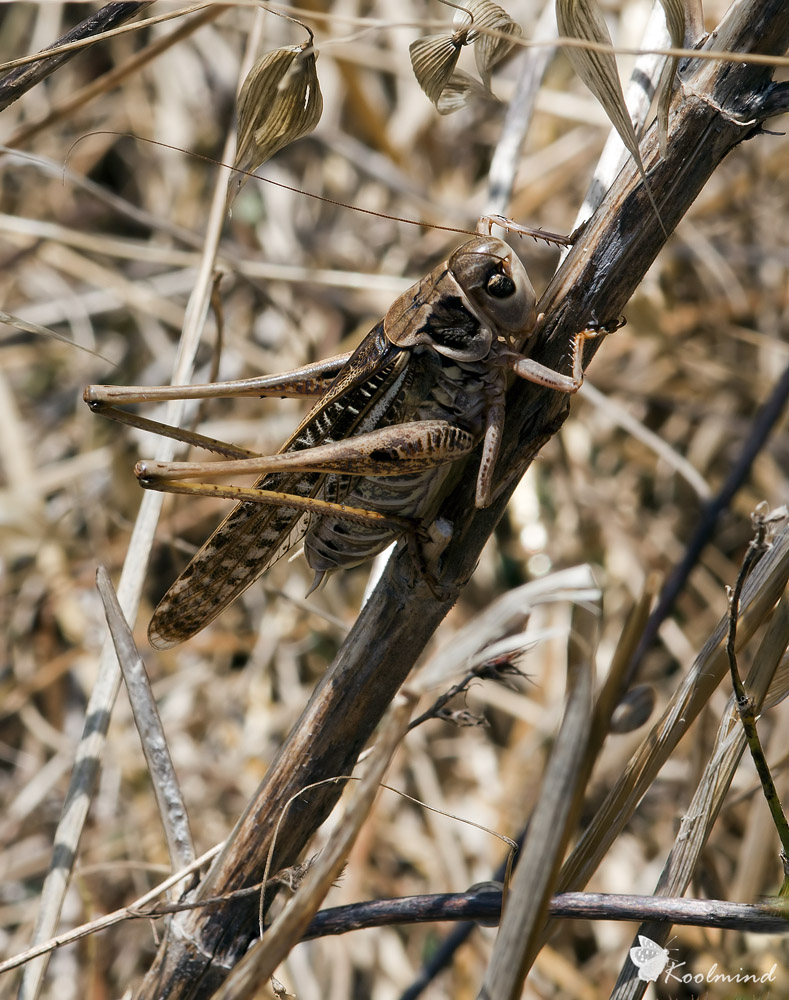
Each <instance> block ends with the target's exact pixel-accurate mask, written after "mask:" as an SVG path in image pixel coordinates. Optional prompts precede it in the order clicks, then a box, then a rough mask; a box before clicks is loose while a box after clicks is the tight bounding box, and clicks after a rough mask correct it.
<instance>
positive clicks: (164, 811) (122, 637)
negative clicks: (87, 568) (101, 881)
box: [96, 566, 195, 870]
mask: <svg viewBox="0 0 789 1000" xmlns="http://www.w3.org/2000/svg"><path fill="white" fill-rule="evenodd" d="M96 585H97V587H98V589H99V593H100V594H101V599H102V601H103V602H104V612H105V614H106V616H107V626H108V628H109V630H110V635H111V636H112V642H113V645H114V646H115V652H116V653H117V654H118V663H119V664H120V668H121V673H122V674H123V680H124V683H125V684H126V690H127V692H128V694H129V701H130V702H131V706H132V712H133V713H134V721H135V724H136V726H137V731H138V732H139V734H140V743H141V744H142V749H143V753H144V754H145V760H146V762H147V764H148V771H149V773H150V775H151V782H152V783H153V790H154V794H155V795H156V801H157V803H158V805H159V815H160V816H161V820H162V826H163V827H164V832H165V835H166V837H167V846H168V850H169V852H170V862H171V864H172V866H173V869H174V870H178V869H179V868H184V867H187V866H188V865H190V864H191V863H192V862H193V861H194V858H195V850H194V843H193V841H192V833H191V830H190V829H189V817H188V815H187V812H186V804H185V803H184V798H183V795H182V794H181V788H180V785H179V784H178V777H177V775H176V773H175V768H174V767H173V761H172V757H171V756H170V749H169V747H168V745H167V737H166V735H165V732H164V727H163V726H162V720H161V717H160V715H159V710H158V709H157V707H156V702H155V700H154V698H153V693H152V691H151V682H150V679H149V677H148V672H147V670H146V669H145V664H144V663H143V661H142V657H141V656H140V653H139V651H138V649H137V645H136V643H135V642H134V637H133V636H132V632H131V629H130V628H129V624H128V622H127V621H126V619H125V618H124V615H123V611H122V610H121V606H120V604H119V603H118V596H117V594H116V593H115V588H114V587H113V586H112V580H110V577H109V574H108V573H107V570H106V569H105V568H104V567H103V566H99V569H98V571H97V574H96Z"/></svg>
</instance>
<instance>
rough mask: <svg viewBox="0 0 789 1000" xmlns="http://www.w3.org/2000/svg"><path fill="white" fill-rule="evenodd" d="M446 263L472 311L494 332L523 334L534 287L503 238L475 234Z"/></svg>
mask: <svg viewBox="0 0 789 1000" xmlns="http://www.w3.org/2000/svg"><path fill="white" fill-rule="evenodd" d="M447 263H448V267H449V271H450V273H451V274H452V275H453V276H454V278H455V280H456V281H457V283H458V285H459V286H460V288H461V289H462V291H463V294H464V296H465V297H466V300H467V301H468V303H469V305H470V306H471V309H472V311H473V312H474V314H475V315H476V316H477V318H478V319H480V320H481V321H482V322H483V324H485V325H486V326H490V327H491V328H492V330H493V331H494V332H495V333H500V334H504V335H505V336H511V335H513V334H520V335H521V336H523V335H524V334H525V333H527V332H528V331H529V330H530V329H531V327H532V326H533V325H534V319H535V305H536V302H537V298H536V296H535V294H534V289H533V288H532V284H531V282H530V281H529V276H528V275H527V274H526V268H525V267H524V266H523V264H522V263H521V262H520V259H519V258H518V256H517V255H516V254H515V252H514V251H513V250H511V249H510V247H508V246H507V244H506V243H504V242H503V241H502V240H497V239H496V238H495V237H494V236H478V237H477V238H476V239H473V240H469V242H468V243H464V244H463V246H462V247H458V249H457V250H456V251H455V252H454V253H453V254H452V256H451V257H450V258H449V261H448V262H447Z"/></svg>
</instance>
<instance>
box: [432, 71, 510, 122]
mask: <svg viewBox="0 0 789 1000" xmlns="http://www.w3.org/2000/svg"><path fill="white" fill-rule="evenodd" d="M472 98H479V99H480V100H485V99H487V100H489V101H496V102H498V97H496V95H495V94H494V93H493V92H492V91H491V90H490V89H489V88H488V87H486V86H484V84H482V83H480V81H479V80H477V79H475V78H474V77H473V76H471V75H470V74H469V73H465V72H464V71H463V70H462V69H459V70H457V71H456V72H455V73H453V74H452V76H451V77H450V78H449V80H448V81H447V83H446V86H445V87H444V89H443V90H442V92H441V95H440V96H439V98H438V101H437V102H436V110H437V111H438V113H439V114H440V115H451V114H452V113H453V112H454V111H459V110H460V109H461V108H464V107H465V106H466V105H467V104H468V102H469V101H470V100H471V99H472Z"/></svg>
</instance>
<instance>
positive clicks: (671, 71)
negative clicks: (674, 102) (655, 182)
mask: <svg viewBox="0 0 789 1000" xmlns="http://www.w3.org/2000/svg"><path fill="white" fill-rule="evenodd" d="M660 2H661V4H662V6H663V10H664V11H665V14H666V26H667V27H668V33H669V36H670V38H671V45H672V47H673V48H675V49H680V48H682V46H683V45H684V44H685V25H686V20H685V7H686V3H687V2H690V0H660ZM678 65H679V59H678V58H677V57H676V56H670V57H669V58H668V59H667V60H666V65H665V66H664V67H663V72H662V73H661V75H660V82H659V83H658V143H659V145H660V153H661V156H665V155H666V149H667V145H668V110H669V106H670V105H671V96H672V91H673V87H674V77H675V74H676V72H677V66H678Z"/></svg>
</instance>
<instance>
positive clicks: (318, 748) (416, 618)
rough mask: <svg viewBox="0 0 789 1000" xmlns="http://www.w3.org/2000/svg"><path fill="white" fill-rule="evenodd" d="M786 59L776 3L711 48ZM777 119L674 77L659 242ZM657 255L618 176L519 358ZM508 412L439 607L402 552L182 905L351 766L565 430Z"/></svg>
mask: <svg viewBox="0 0 789 1000" xmlns="http://www.w3.org/2000/svg"><path fill="white" fill-rule="evenodd" d="M787 44H789V19H787V17H786V12H785V0H750V2H739V3H737V4H735V5H734V6H733V7H732V8H731V10H730V11H729V13H728V15H727V17H726V18H725V19H724V21H723V22H722V23H721V25H720V26H719V28H718V30H717V32H716V33H715V34H714V35H713V37H712V40H711V42H710V43H709V47H710V48H712V49H717V50H723V49H726V50H736V51H743V52H754V51H759V52H769V53H782V52H783V51H784V50H785V49H786V47H787ZM787 104H789V88H780V87H773V86H772V84H771V70H770V68H769V67H759V66H748V65H747V64H743V63H715V62H701V63H698V64H694V65H692V66H690V67H689V68H687V69H686V70H685V72H684V74H683V88H682V91H681V96H680V98H677V99H676V100H675V104H674V111H673V114H672V117H671V120H670V134H669V144H668V155H667V157H666V159H665V160H663V161H660V162H658V161H659V156H658V151H657V139H656V129H655V128H654V127H653V128H652V129H651V130H650V132H649V134H648V135H647V137H646V139H645V141H644V143H643V144H642V158H643V161H644V164H645V166H646V168H647V170H648V171H649V173H650V182H651V185H652V190H653V193H654V194H655V197H656V199H657V202H658V206H659V208H660V213H661V217H662V219H663V222H664V224H665V226H666V228H667V229H668V230H669V232H670V231H671V230H673V229H674V227H675V226H676V225H677V223H678V222H679V221H680V219H681V218H682V216H683V215H684V214H685V212H686V211H687V209H688V208H689V206H690V205H691V204H692V202H693V200H694V199H695V197H696V196H697V195H698V193H699V192H700V190H701V189H702V187H703V186H704V184H705V182H706V181H707V179H708V178H709V176H710V175H711V174H712V172H713V171H714V169H715V167H716V166H717V165H718V164H719V163H720V161H721V160H722V159H723V158H724V157H725V156H726V154H727V153H728V152H729V151H730V150H731V149H732V148H733V147H734V146H736V145H737V144H738V143H739V142H741V141H743V140H744V139H746V138H749V137H752V136H754V135H756V134H757V133H758V131H759V129H760V125H761V122H762V120H763V119H764V118H766V117H768V116H769V115H770V114H777V113H779V112H780V111H782V110H786V107H787ZM664 242H665V235H664V234H663V232H662V231H661V229H660V226H659V224H658V222H657V219H656V218H655V214H654V212H653V211H652V209H651V207H650V205H649V201H648V199H647V197H646V194H645V192H644V188H643V185H642V184H641V182H640V178H639V175H638V172H637V170H636V168H635V167H634V166H633V165H632V164H631V165H629V166H628V167H626V168H625V170H624V172H623V173H622V174H621V175H620V177H619V178H618V179H617V181H616V182H615V183H614V185H613V187H612V188H611V190H610V191H609V192H608V195H607V196H606V198H605V199H604V201H603V202H602V204H601V206H600V209H599V210H598V212H597V213H596V215H595V216H594V218H593V219H592V220H591V221H590V222H589V224H588V225H587V227H586V229H585V231H584V232H583V233H582V235H581V236H580V238H579V239H578V241H577V242H576V244H575V246H574V248H573V250H572V252H571V253H570V254H569V256H568V257H567V259H566V260H565V262H564V264H563V265H562V267H561V269H560V270H559V272H558V273H557V274H556V276H555V278H554V280H553V281H552V283H551V285H550V287H549V288H548V290H547V292H546V293H545V295H544V296H543V299H542V301H541V303H540V304H539V308H540V309H541V310H543V311H544V312H545V313H546V316H547V319H546V323H545V325H544V327H543V329H542V331H541V334H540V337H539V343H538V344H537V345H536V347H535V349H534V351H533V352H532V355H533V357H535V358H536V359H537V360H539V361H540V362H542V363H543V364H546V365H549V366H550V367H554V368H555V367H557V366H559V365H561V363H562V361H563V360H564V361H565V362H566V357H564V356H565V354H566V350H567V344H568V343H569V341H570V338H571V335H572V334H573V333H575V332H576V331H577V330H579V329H581V328H582V327H583V326H584V325H586V324H588V321H589V320H590V319H591V318H597V319H598V320H600V321H602V322H604V321H610V320H613V319H615V318H616V317H617V316H619V315H620V314H621V312H622V311H623V310H624V308H625V306H626V304H627V301H628V299H629V298H630V296H631V295H632V293H633V291H634V290H635V288H636V287H637V285H638V283H639V282H640V281H641V279H642V277H643V276H644V274H645V273H646V271H647V269H648V267H649V266H650V264H651V263H652V261H653V260H654V259H655V257H656V256H657V254H658V252H659V251H660V249H661V247H662V246H663V244H664ZM589 353H590V355H591V353H592V350H590V352H589ZM507 402H508V421H507V425H506V429H505V434H504V441H503V447H502V453H501V457H500V459H499V469H500V470H505V472H504V473H503V475H504V476H505V478H506V486H504V487H503V488H502V490H501V493H500V494H499V496H498V497H497V499H496V501H495V502H494V503H493V505H492V506H491V507H490V508H488V509H486V510H483V511H475V510H474V484H475V479H476V467H475V466H474V463H473V461H472V462H471V463H469V467H468V469H467V470H466V472H465V474H464V478H463V480H462V481H461V483H460V485H459V486H458V488H457V490H456V491H455V492H454V493H453V495H452V497H451V498H449V500H448V501H447V503H446V505H445V508H444V510H443V511H442V512H441V513H442V515H443V516H445V517H447V518H449V519H450V520H451V521H453V523H454V535H453V538H452V541H451V543H450V545H449V547H448V548H447V550H446V552H445V555H444V564H443V572H442V580H441V583H442V586H443V587H445V588H446V592H447V595H448V596H447V597H446V599H444V600H439V599H438V598H437V597H436V596H435V595H434V594H433V593H431V591H430V589H429V588H428V586H427V584H426V583H425V582H424V581H423V580H420V579H417V580H416V582H413V573H414V569H413V567H412V566H411V564H410V557H409V555H408V553H407V551H405V550H401V551H399V552H398V553H397V554H396V555H395V557H394V558H393V559H392V560H390V562H389V565H388V567H387V570H386V572H385V574H384V576H383V578H382V579H381V581H380V582H379V584H378V586H377V588H376V590H375V591H374V593H373V594H372V596H371V597H370V599H369V601H368V602H367V604H366V605H365V607H364V608H363V610H362V612H361V614H360V616H359V619H358V620H357V622H356V625H355V626H354V628H353V629H352V631H351V632H350V634H349V635H348V638H347V640H346V642H345V643H344V645H343V647H342V649H341V650H340V652H339V654H338V656H337V659H336V661H335V663H334V664H333V665H332V667H331V669H330V670H329V672H328V673H327V674H326V676H325V677H324V678H323V680H322V682H321V683H320V685H319V686H318V687H317V688H316V690H315V692H314V694H313V696H312V698H311V699H310V702H309V704H308V705H307V707H306V708H305V710H304V712H303V713H302V716H301V718H300V719H299V721H298V722H297V723H296V725H295V726H294V728H293V731H292V732H291V734H290V736H289V737H288V740H287V742H286V743H285V745H284V746H283V747H282V749H281V751H280V753H279V755H278V757H277V759H276V760H275V761H274V763H273V764H272V765H271V768H270V770H269V772H268V774H267V775H266V777H265V779H264V780H263V782H262V784H261V786H260V788H259V789H258V792H257V793H256V795H255V797H254V798H253V799H252V801H251V802H250V804H249V805H248V807H247V810H246V812H245V813H244V815H243V816H242V817H241V819H240V820H239V822H238V824H237V826H236V829H235V830H234V831H233V833H232V834H231V836H230V838H229V839H228V842H227V846H226V847H225V849H224V851H223V853H222V854H221V855H220V856H219V857H218V858H217V859H216V860H215V862H214V864H213V865H212V867H211V869H210V871H209V872H208V874H207V876H206V877H205V879H204V880H203V882H202V883H201V884H200V886H199V887H198V888H197V890H196V891H195V893H194V894H193V895H194V897H195V898H198V899H199V898H204V897H208V896H215V895H219V894H221V893H225V892H228V891H230V890H233V889H238V888H241V887H243V886H247V885H251V884H254V883H255V882H257V881H258V880H259V879H260V877H261V873H262V871H263V867H264V865H265V861H266V852H267V851H268V848H269V846H270V843H271V835H272V832H273V830H274V827H275V825H276V823H277V821H278V819H279V817H280V813H281V811H282V808H283V807H284V805H285V803H286V802H287V801H288V800H289V799H290V798H291V797H292V796H293V795H294V794H295V793H296V792H298V790H299V789H300V788H303V787H304V786H305V785H307V784H308V783H310V782H314V781H317V780H320V779H322V778H326V777H328V776H331V775H337V774H347V773H348V772H349V771H350V770H351V769H352V768H353V767H354V765H355V763H356V758H357V756H358V754H359V752H360V750H361V749H362V748H363V746H364V745H365V743H366V742H367V741H368V740H369V738H370V736H371V735H372V733H373V731H374V730H375V727H376V726H377V724H378V722H379V721H380V719H381V718H382V716H383V714H384V712H385V710H386V708H387V706H388V705H389V703H390V701H391V699H392V698H393V697H394V694H395V692H396V691H397V689H398V687H399V686H400V684H401V683H402V682H403V680H404V679H405V678H406V677H407V675H408V673H409V671H410V669H411V667H412V666H413V664H414V662H415V661H416V659H417V658H418V657H419V655H420V654H421V652H422V650H423V649H424V647H425V645H426V643H427V642H428V640H429V639H430V637H431V635H432V634H433V631H434V630H435V628H436V627H437V625H438V624H439V623H440V621H441V620H442V618H443V617H444V615H445V614H446V612H447V611H448V610H449V608H450V607H451V606H452V604H453V602H454V600H455V598H456V596H457V594H458V593H459V592H460V590H461V588H462V587H463V585H464V584H465V582H466V581H467V580H468V578H469V577H470V576H471V574H472V572H473V570H474V566H475V564H476V561H477V559H478V557H479V553H480V551H481V549H482V547H483V545H484V544H485V542H486V540H487V538H488V536H489V535H490V533H491V532H492V530H493V528H494V527H495V525H496V523H497V521H498V519H499V518H500V517H501V514H502V513H503V511H504V509H505V507H506V504H507V501H508V499H509V496H510V494H511V492H512V490H513V489H514V488H515V485H516V484H517V482H518V480H519V479H520V477H521V475H522V474H523V472H524V470H525V469H526V467H527V466H528V465H529V463H530V462H531V460H532V459H533V458H534V456H535V455H536V454H537V452H538V451H539V450H540V448H541V447H542V446H543V445H544V444H545V442H546V441H547V440H548V439H549V438H550V437H551V435H553V434H554V433H555V432H556V431H557V430H558V429H559V427H560V426H561V424H562V423H563V421H564V419H565V418H566V416H567V401H566V399H565V398H563V397H561V396H560V394H558V393H551V392H549V391H546V390H541V389H539V388H537V387H535V386H533V385H530V384H527V383H525V382H521V383H518V384H516V385H514V386H513V388H512V390H511V392H510V393H509V396H508V401H507ZM339 792H340V789H339V788H337V789H336V790H335V789H330V790H328V791H313V792H310V794H309V796H308V797H305V800H304V801H297V802H296V803H295V804H294V805H292V806H291V808H290V811H289V813H288V819H287V822H286V823H284V824H283V826H282V829H281V830H280V833H279V837H278V841H277V850H276V855H275V859H274V869H275V870H276V869H277V868H279V867H282V866H284V865H288V864H290V863H292V862H293V861H294V860H296V858H297V857H298V856H299V854H300V852H301V851H303V849H304V848H305V846H306V845H307V844H308V842H309V840H310V837H311V836H312V834H313V833H314V832H315V830H316V829H317V828H318V827H319V826H320V824H321V823H322V822H323V820H324V818H325V817H326V815H327V814H328V812H329V811H330V809H331V808H332V805H333V804H334V801H335V800H336V798H337V797H338V795H339ZM257 925H258V914H257V902H256V900H255V899H251V900H250V899H240V900H236V901H234V902H232V903H227V904H224V905H221V906H212V907H210V908H206V909H205V910H200V909H196V910H193V911H190V912H186V913H182V914H178V915H176V916H174V917H173V919H172V922H171V924H170V926H169V928H168V931H167V934H166V935H165V937H164V939H163V941H162V943H161V946H160V948H159V952H158V955H157V957H156V959H155V961H154V964H153V967H152V968H151V970H150V972H149V974H148V975H147V977H146V979H145V981H144V983H143V985H142V987H141V990H140V992H139V994H138V996H139V997H142V998H153V997H160V996H168V997H170V998H179V1000H181V998H187V997H188V998H204V997H209V996H211V994H212V993H213V992H214V991H215V990H216V988H217V987H218V986H219V984H220V983H221V982H222V981H223V979H224V978H225V976H226V975H227V972H228V970H229V969H230V968H232V967H233V965H234V964H235V963H236V962H237V961H238V959H239V958H240V957H241V956H242V955H243V954H244V952H245V951H246V949H247V946H248V944H249V942H250V940H251V939H252V938H253V937H255V936H256V934H257Z"/></svg>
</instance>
